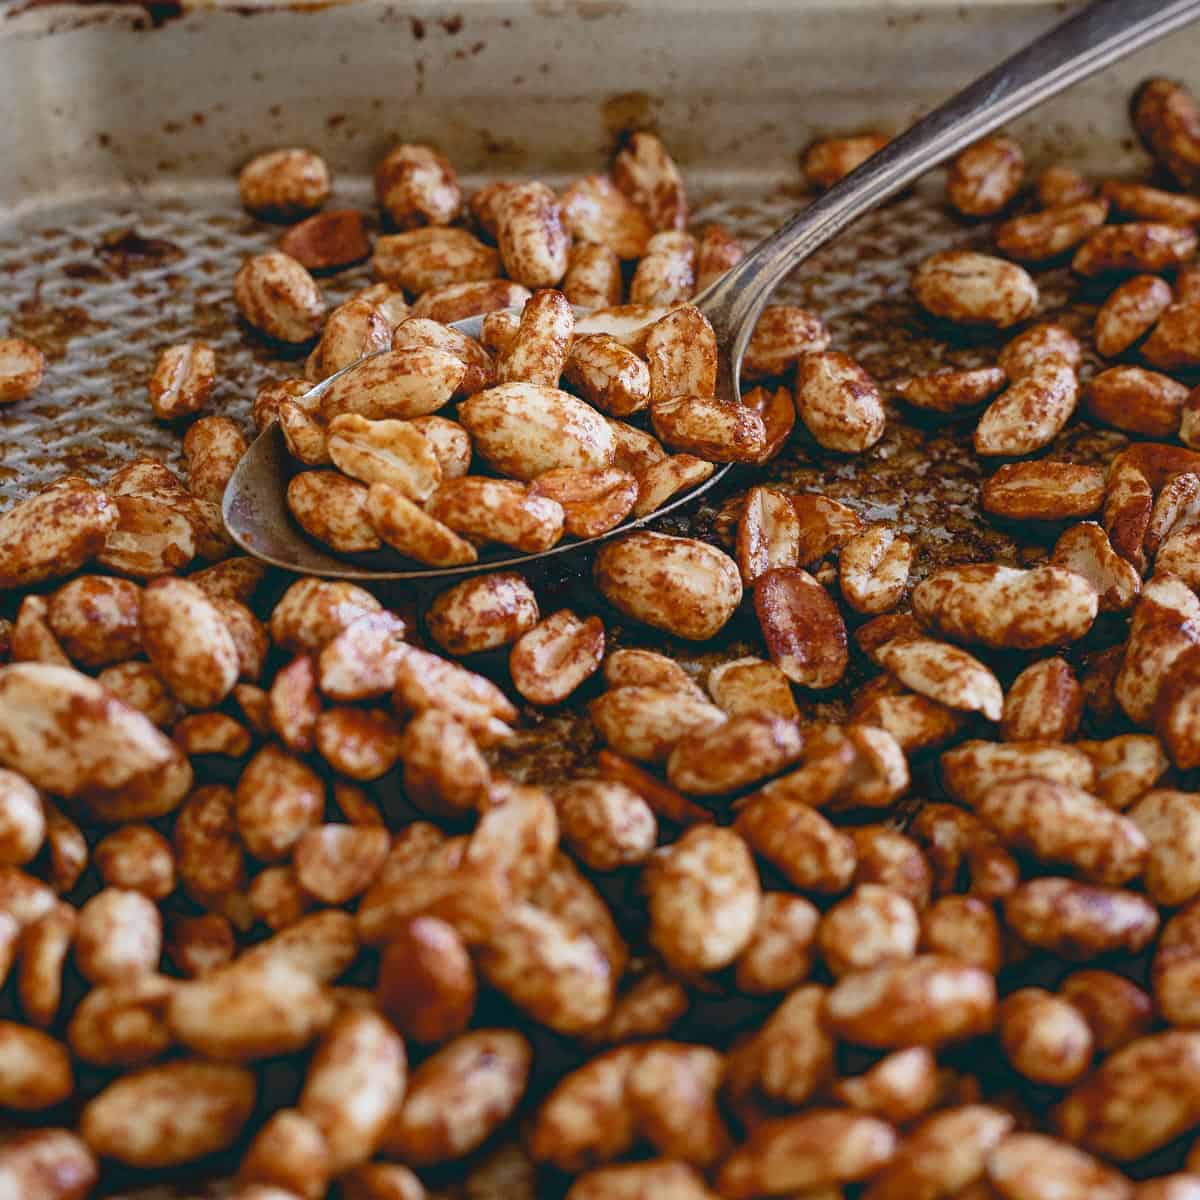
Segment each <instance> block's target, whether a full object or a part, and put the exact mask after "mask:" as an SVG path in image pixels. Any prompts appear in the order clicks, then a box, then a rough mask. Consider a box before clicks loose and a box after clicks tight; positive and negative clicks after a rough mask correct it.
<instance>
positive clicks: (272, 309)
mask: <svg viewBox="0 0 1200 1200" xmlns="http://www.w3.org/2000/svg"><path fill="white" fill-rule="evenodd" d="M233 295H234V300H235V302H236V303H237V306H238V310H239V312H241V314H242V316H243V317H245V319H246V321H247V322H248V323H249V324H250V325H252V326H253V327H254V328H255V329H257V330H258V331H259V332H260V333H263V334H265V335H266V336H267V337H270V338H275V339H276V340H277V341H280V342H290V343H296V342H307V341H308V340H309V339H310V338H312V337H315V336H316V334H317V332H318V331H319V329H320V327H321V322H322V320H323V319H324V317H325V301H324V299H323V298H322V296H321V289H320V288H318V287H317V284H316V282H315V281H314V279H313V277H312V276H311V275H310V274H309V273H308V272H307V271H306V270H305V269H304V267H302V266H301V265H300V264H299V263H298V262H297V261H296V260H295V259H294V258H291V257H289V256H288V255H286V254H283V253H281V252H280V251H278V250H272V251H269V252H268V253H266V254H258V255H255V256H254V257H252V258H248V259H246V261H245V262H244V263H243V264H242V266H241V269H240V270H239V271H238V273H237V276H236V277H235V278H234V281H233Z"/></svg>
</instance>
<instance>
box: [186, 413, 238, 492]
mask: <svg viewBox="0 0 1200 1200" xmlns="http://www.w3.org/2000/svg"><path fill="white" fill-rule="evenodd" d="M183 452H184V454H185V456H186V457H187V462H188V487H189V489H190V490H191V493H192V495H193V496H197V497H199V498H200V499H201V500H207V501H209V502H210V503H212V504H220V503H221V498H222V496H224V494H225V488H226V486H227V484H228V483H229V479H230V476H231V475H232V474H233V471H234V468H235V467H236V466H237V464H238V460H239V459H240V458H241V457H242V455H243V454H245V452H246V439H245V438H243V437H242V433H241V430H240V429H238V427H237V426H236V425H235V424H234V423H233V422H232V421H231V420H230V419H229V418H228V417H201V418H200V420H199V421H197V422H196V423H195V424H194V425H192V426H191V427H190V428H189V429H188V431H187V433H185V434H184V436H183Z"/></svg>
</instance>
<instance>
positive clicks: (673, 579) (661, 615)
mask: <svg viewBox="0 0 1200 1200" xmlns="http://www.w3.org/2000/svg"><path fill="white" fill-rule="evenodd" d="M594 577H595V580H596V586H597V587H598V588H599V589H600V591H601V593H602V594H603V595H604V597H605V598H606V599H607V600H608V601H609V602H610V603H611V604H612V605H613V606H614V607H615V608H618V609H620V610H621V612H623V613H625V614H626V615H627V616H630V617H632V618H634V619H635V620H639V621H643V622H645V623H646V624H647V625H652V626H654V627H655V628H657V629H663V630H666V631H667V632H668V633H672V634H675V635H676V636H678V637H683V638H689V639H692V640H696V641H699V640H703V639H704V638H708V637H711V636H712V635H713V634H714V633H715V632H716V631H717V630H719V629H720V628H721V627H722V626H723V625H724V624H725V623H726V622H727V621H728V620H729V618H730V617H731V616H732V615H733V611H734V609H735V608H736V607H737V605H738V604H739V603H740V601H741V598H742V582H741V578H740V577H739V575H738V570H737V567H736V565H735V564H734V563H733V561H732V560H731V559H730V558H728V557H727V556H726V555H724V554H722V553H721V552H720V551H719V550H716V549H714V548H713V547H712V546H709V545H707V544H706V543H704V542H700V541H697V540H694V539H691V538H676V537H669V536H667V535H666V534H661V533H633V534H629V535H628V536H626V537H624V538H621V539H620V540H618V541H614V542H610V543H609V544H608V545H607V546H605V547H604V548H603V549H602V550H601V551H600V553H599V554H598V555H597V556H596V561H595V568H594Z"/></svg>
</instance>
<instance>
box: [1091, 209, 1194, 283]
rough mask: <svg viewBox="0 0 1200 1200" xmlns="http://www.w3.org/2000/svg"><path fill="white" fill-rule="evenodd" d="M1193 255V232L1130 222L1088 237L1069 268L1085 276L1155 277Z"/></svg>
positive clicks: (1144, 222)
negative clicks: (1154, 275)
mask: <svg viewBox="0 0 1200 1200" xmlns="http://www.w3.org/2000/svg"><path fill="white" fill-rule="evenodd" d="M1195 253H1196V232H1195V230H1193V229H1183V228H1180V227H1179V226H1178V225H1164V224H1161V223H1156V222H1152V221H1133V222H1130V223H1129V224H1128V225H1106V226H1104V227H1103V228H1101V229H1097V230H1095V231H1094V232H1092V233H1091V234H1089V236H1088V239H1087V241H1086V242H1084V243H1083V245H1082V246H1080V247H1079V249H1078V250H1077V251H1076V252H1075V257H1074V258H1073V259H1072V260H1071V268H1072V270H1074V271H1077V272H1078V273H1079V274H1080V275H1085V276H1096V275H1107V274H1127V273H1133V272H1139V273H1140V272H1147V273H1149V274H1157V273H1159V272H1162V271H1167V270H1170V269H1171V268H1172V267H1178V266H1181V265H1182V264H1183V263H1185V262H1187V261H1188V259H1190V258H1192V257H1193V255H1195Z"/></svg>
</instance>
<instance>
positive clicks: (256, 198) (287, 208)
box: [238, 148, 329, 221]
mask: <svg viewBox="0 0 1200 1200" xmlns="http://www.w3.org/2000/svg"><path fill="white" fill-rule="evenodd" d="M238 192H239V193H240V195H241V198H242V204H243V205H245V207H246V208H247V209H248V210H249V211H250V212H252V213H254V214H255V216H259V217H263V218H265V219H268V220H275V221H294V220H295V219H296V218H297V217H302V216H304V215H305V214H306V213H310V212H312V211H313V210H314V209H317V208H320V207H321V205H322V204H324V203H325V201H326V200H327V199H328V198H329V168H328V167H327V166H326V165H325V160H324V159H322V158H321V157H320V156H319V155H317V154H314V153H313V152H312V151H311V150H304V149H299V148H290V149H286V150H269V151H267V152H266V153H265V154H259V155H257V156H256V157H255V158H252V159H251V160H250V161H249V162H248V163H247V164H246V165H245V166H244V167H243V168H242V169H241V171H240V172H239V174H238Z"/></svg>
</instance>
